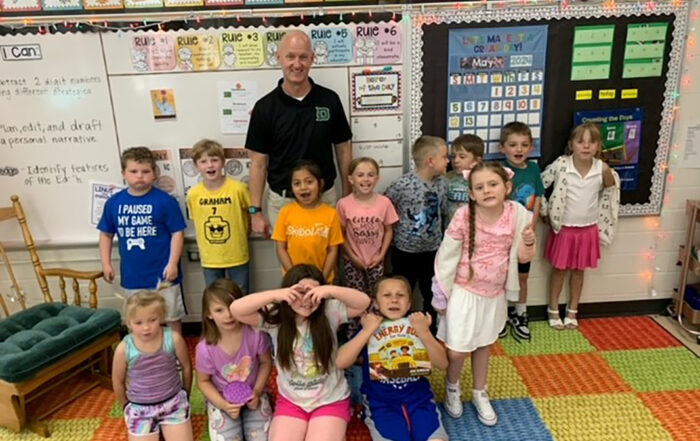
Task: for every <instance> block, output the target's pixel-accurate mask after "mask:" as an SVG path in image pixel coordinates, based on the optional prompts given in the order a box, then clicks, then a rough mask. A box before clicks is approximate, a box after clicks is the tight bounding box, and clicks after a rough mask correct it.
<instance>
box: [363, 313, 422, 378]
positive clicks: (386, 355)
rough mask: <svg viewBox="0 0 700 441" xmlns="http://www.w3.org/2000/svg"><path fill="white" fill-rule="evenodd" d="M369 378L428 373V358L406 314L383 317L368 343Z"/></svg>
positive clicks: (402, 376) (404, 376)
mask: <svg viewBox="0 0 700 441" xmlns="http://www.w3.org/2000/svg"><path fill="white" fill-rule="evenodd" d="M367 353H368V354H369V371H370V379H372V380H386V379H390V378H410V377H419V376H427V375H430V368H431V366H430V358H429V357H428V351H427V350H426V349H425V346H424V345H423V342H422V341H421V340H420V339H419V338H418V336H417V335H416V331H415V329H414V328H413V326H412V325H411V322H410V320H409V319H408V318H406V317H404V318H402V319H399V320H384V321H383V322H382V324H381V325H379V328H378V329H377V330H376V331H375V333H374V334H373V335H372V338H370V340H369V343H368V344H367Z"/></svg>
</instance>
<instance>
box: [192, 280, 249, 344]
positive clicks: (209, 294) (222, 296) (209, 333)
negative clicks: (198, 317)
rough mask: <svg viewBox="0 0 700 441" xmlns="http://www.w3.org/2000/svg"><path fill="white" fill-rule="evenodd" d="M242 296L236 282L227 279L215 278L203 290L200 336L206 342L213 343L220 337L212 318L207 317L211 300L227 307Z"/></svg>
mask: <svg viewBox="0 0 700 441" xmlns="http://www.w3.org/2000/svg"><path fill="white" fill-rule="evenodd" d="M241 297H243V291H241V288H239V287H238V285H237V284H236V282H234V281H232V280H229V279H217V280H216V281H214V283H212V284H211V285H209V287H208V288H207V289H205V290H204V295H203V296H202V338H203V339H204V340H205V341H206V342H207V344H210V345H214V344H216V343H218V342H219V340H220V339H221V333H220V332H219V328H217V327H216V323H214V320H213V319H211V318H209V317H208V315H209V308H211V304H212V302H219V303H222V304H224V305H226V307H227V308H228V307H229V306H231V303H233V301H234V300H238V299H240V298H241Z"/></svg>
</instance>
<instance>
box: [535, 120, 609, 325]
mask: <svg viewBox="0 0 700 441" xmlns="http://www.w3.org/2000/svg"><path fill="white" fill-rule="evenodd" d="M601 147H602V138H601V135H600V130H599V129H598V126H596V125H595V124H593V123H583V124H581V125H579V126H577V127H576V128H574V130H573V131H572V132H571V138H570V139H569V143H568V145H567V149H566V150H567V152H566V154H565V155H562V156H560V157H559V158H557V160H555V161H554V162H553V163H552V164H550V165H549V166H548V167H547V168H546V169H545V170H544V172H542V183H543V184H544V187H545V188H547V187H549V186H551V185H554V190H553V192H552V195H551V196H550V198H549V201H548V203H546V204H543V205H545V206H543V209H542V215H543V216H547V215H548V216H549V222H550V225H551V227H552V231H551V232H550V234H549V237H548V238H547V245H546V248H545V258H546V259H547V260H549V262H550V263H551V264H552V275H551V279H550V292H549V308H548V309H547V313H548V315H549V325H550V326H551V327H552V328H554V329H564V328H569V329H575V328H577V327H578V321H577V320H576V314H577V313H578V303H579V300H580V299H581V290H582V289H583V273H584V271H585V270H586V268H595V267H597V266H598V259H600V244H601V243H602V244H603V245H608V244H610V243H611V242H612V238H613V235H614V232H615V225H616V224H617V214H618V210H619V206H620V180H619V177H618V176H617V173H616V172H615V171H613V170H612V169H611V168H610V167H608V165H607V164H606V163H605V162H603V161H602V160H601V159H599V158H600V156H601ZM567 271H570V272H571V277H570V279H569V304H568V305H567V307H566V316H565V317H564V321H563V322H562V320H561V318H560V317H559V294H560V293H561V288H562V286H563V285H564V277H565V276H566V272H567Z"/></svg>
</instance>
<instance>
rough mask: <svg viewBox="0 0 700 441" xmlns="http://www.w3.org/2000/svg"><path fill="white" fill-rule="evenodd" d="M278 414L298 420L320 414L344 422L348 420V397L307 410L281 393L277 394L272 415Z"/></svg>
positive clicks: (319, 415)
mask: <svg viewBox="0 0 700 441" xmlns="http://www.w3.org/2000/svg"><path fill="white" fill-rule="evenodd" d="M278 416H288V417H292V418H299V419H300V420H304V421H309V420H310V419H312V418H316V417H321V416H332V417H336V418H340V419H341V420H343V421H345V422H350V397H348V398H345V399H344V400H340V401H336V402H335V403H331V404H326V405H324V406H320V407H317V408H316V409H314V410H312V411H311V412H307V411H305V410H304V409H302V408H301V407H299V406H297V405H296V404H294V403H292V402H291V401H289V400H288V399H286V398H285V397H283V396H282V395H279V394H278V395H277V405H276V406H275V415H274V417H278Z"/></svg>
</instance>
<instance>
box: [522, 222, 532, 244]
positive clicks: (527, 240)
mask: <svg viewBox="0 0 700 441" xmlns="http://www.w3.org/2000/svg"><path fill="white" fill-rule="evenodd" d="M522 237H523V243H524V244H525V246H526V247H531V246H533V245H534V244H535V230H533V229H532V225H528V226H527V227H525V229H524V230H523V235H522Z"/></svg>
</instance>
